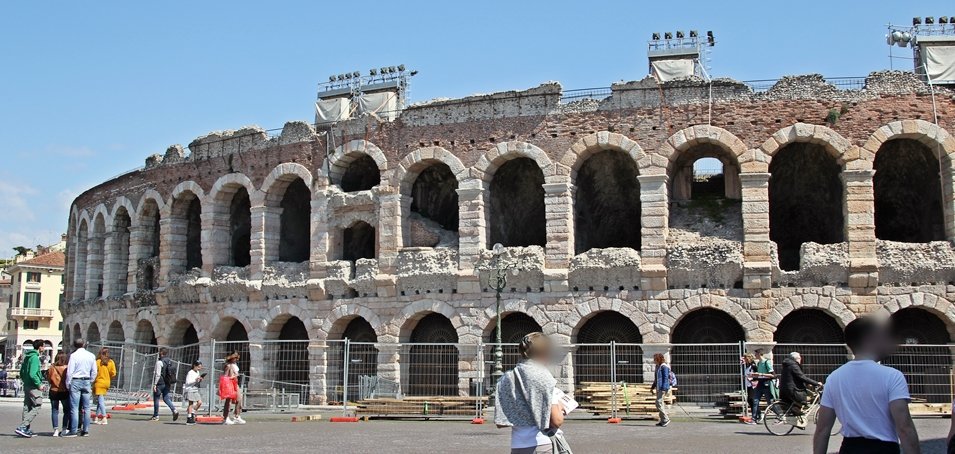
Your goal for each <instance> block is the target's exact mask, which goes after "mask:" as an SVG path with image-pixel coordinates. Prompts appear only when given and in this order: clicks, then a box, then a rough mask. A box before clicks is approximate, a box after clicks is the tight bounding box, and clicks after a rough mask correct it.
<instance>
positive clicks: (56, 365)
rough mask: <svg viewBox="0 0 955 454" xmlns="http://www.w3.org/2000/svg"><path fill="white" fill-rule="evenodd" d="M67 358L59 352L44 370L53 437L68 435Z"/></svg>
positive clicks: (68, 393) (68, 391) (68, 394)
mask: <svg viewBox="0 0 955 454" xmlns="http://www.w3.org/2000/svg"><path fill="white" fill-rule="evenodd" d="M67 365H68V357H67V356H66V352H63V351H60V352H58V353H57V354H56V357H55V358H53V365H51V366H50V367H49V369H47V370H46V379H47V381H48V382H50V408H51V409H52V411H51V416H52V418H53V436H54V437H58V436H60V434H66V433H69V432H70V431H71V430H72V428H71V427H70V418H71V416H70V390H69V389H68V388H67V387H66V368H67ZM60 407H62V408H63V427H62V431H61V428H60Z"/></svg>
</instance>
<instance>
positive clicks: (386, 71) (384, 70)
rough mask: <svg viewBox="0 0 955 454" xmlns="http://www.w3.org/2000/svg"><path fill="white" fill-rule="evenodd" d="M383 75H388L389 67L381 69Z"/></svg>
mask: <svg viewBox="0 0 955 454" xmlns="http://www.w3.org/2000/svg"><path fill="white" fill-rule="evenodd" d="M381 74H382V75H385V74H388V67H387V66H382V67H381Z"/></svg>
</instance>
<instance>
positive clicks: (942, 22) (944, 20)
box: [938, 16, 948, 24]
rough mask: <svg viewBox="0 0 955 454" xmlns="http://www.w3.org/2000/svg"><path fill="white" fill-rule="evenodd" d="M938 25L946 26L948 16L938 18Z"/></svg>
mask: <svg viewBox="0 0 955 454" xmlns="http://www.w3.org/2000/svg"><path fill="white" fill-rule="evenodd" d="M938 23H940V24H947V23H948V16H939V18H938Z"/></svg>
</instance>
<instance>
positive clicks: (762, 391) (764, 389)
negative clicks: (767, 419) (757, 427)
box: [753, 382, 773, 421]
mask: <svg viewBox="0 0 955 454" xmlns="http://www.w3.org/2000/svg"><path fill="white" fill-rule="evenodd" d="M763 396H766V403H767V404H768V403H769V402H770V401H771V400H772V399H773V394H772V392H770V389H769V382H766V384H765V385H756V388H754V389H753V420H754V421H759V417H760V415H761V414H762V412H760V411H759V403H760V402H761V401H762V400H763Z"/></svg>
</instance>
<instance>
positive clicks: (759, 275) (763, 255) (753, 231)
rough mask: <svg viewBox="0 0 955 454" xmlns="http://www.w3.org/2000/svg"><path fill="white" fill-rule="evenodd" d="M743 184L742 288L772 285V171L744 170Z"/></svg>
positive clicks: (741, 178)
mask: <svg viewBox="0 0 955 454" xmlns="http://www.w3.org/2000/svg"><path fill="white" fill-rule="evenodd" d="M739 177H740V185H741V186H742V188H743V194H742V195H743V202H742V211H743V288H747V289H767V288H770V287H771V286H772V263H771V260H770V243H769V173H766V172H757V173H741V174H740V175H739Z"/></svg>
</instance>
